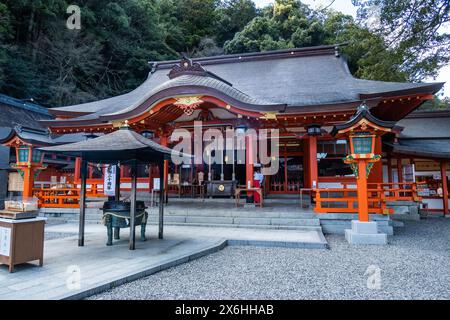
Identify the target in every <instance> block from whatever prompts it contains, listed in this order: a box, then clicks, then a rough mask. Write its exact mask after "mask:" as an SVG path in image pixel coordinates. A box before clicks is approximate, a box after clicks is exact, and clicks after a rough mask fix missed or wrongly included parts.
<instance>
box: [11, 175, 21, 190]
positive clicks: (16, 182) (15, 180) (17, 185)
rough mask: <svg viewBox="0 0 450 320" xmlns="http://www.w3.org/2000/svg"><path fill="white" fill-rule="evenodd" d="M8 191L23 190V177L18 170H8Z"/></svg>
mask: <svg viewBox="0 0 450 320" xmlns="http://www.w3.org/2000/svg"><path fill="white" fill-rule="evenodd" d="M8 191H10V192H13V191H14V192H22V191H23V178H22V177H21V176H20V174H19V173H18V172H10V173H9V176H8Z"/></svg>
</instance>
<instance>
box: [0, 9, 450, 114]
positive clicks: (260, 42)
mask: <svg viewBox="0 0 450 320" xmlns="http://www.w3.org/2000/svg"><path fill="white" fill-rule="evenodd" d="M331 1H332V0H330V2H331ZM353 3H354V4H355V5H356V6H357V7H358V17H357V18H356V19H354V18H353V17H351V16H348V15H344V14H342V13H339V12H335V11H333V10H330V9H329V8H324V9H317V10H313V9H311V8H310V7H308V6H307V5H305V4H303V3H302V2H301V1H298V0H276V1H275V3H274V4H273V5H269V6H267V7H265V8H263V9H257V8H256V7H255V4H254V3H253V1H251V0H115V1H103V0H70V1H66V0H0V92H1V93H4V94H7V95H11V96H14V97H18V98H21V99H33V100H34V101H36V102H37V103H40V104H42V105H45V106H61V105H69V104H74V103H80V102H86V101H92V100H96V99H100V98H105V97H110V96H114V95H118V94H121V93H124V92H127V91H129V90H132V89H134V88H135V87H137V86H138V85H139V84H141V83H142V82H143V81H144V80H145V78H146V77H147V75H148V72H149V66H148V61H157V60H166V59H176V58H179V57H180V53H187V54H188V55H189V56H191V57H199V56H211V55H219V54H228V53H244V52H255V51H267V50H276V49H283V48H294V47H305V46H314V45H322V44H338V43H346V44H347V45H346V46H344V47H343V52H344V54H345V56H346V57H347V59H348V61H349V66H350V69H351V72H352V73H353V74H354V75H355V76H357V77H360V78H365V79H373V80H386V81H421V80H423V79H425V78H427V77H432V76H435V75H436V74H437V73H438V71H439V70H440V68H441V67H442V66H443V65H445V64H447V63H449V61H450V35H449V34H448V33H444V32H442V31H441V30H442V27H443V26H444V25H445V24H449V23H450V18H449V10H450V4H449V1H448V0H353ZM71 4H76V5H78V6H79V7H80V8H81V29H80V30H70V29H68V28H67V27H66V20H67V19H68V17H69V16H70V13H67V8H68V6H69V5H71ZM373 17H376V19H374V18H373ZM436 105H438V106H440V107H442V106H444V107H445V105H446V104H445V103H443V102H442V101H439V100H437V102H436Z"/></svg>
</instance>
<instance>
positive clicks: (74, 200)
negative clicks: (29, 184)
mask: <svg viewBox="0 0 450 320" xmlns="http://www.w3.org/2000/svg"><path fill="white" fill-rule="evenodd" d="M33 195H34V196H35V197H36V198H38V205H39V208H78V207H79V203H80V189H79V188H76V187H74V186H70V185H68V186H67V187H58V186H56V185H53V186H51V187H48V185H47V186H41V187H40V188H34V189H33ZM104 196H105V195H104V194H103V189H102V188H99V187H98V185H96V184H92V185H90V186H89V188H87V189H86V197H88V198H96V197H104Z"/></svg>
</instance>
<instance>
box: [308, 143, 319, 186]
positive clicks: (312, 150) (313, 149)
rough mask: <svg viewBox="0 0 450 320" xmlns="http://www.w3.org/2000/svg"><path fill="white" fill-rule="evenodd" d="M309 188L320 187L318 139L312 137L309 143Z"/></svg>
mask: <svg viewBox="0 0 450 320" xmlns="http://www.w3.org/2000/svg"><path fill="white" fill-rule="evenodd" d="M308 147H309V148H308V170H309V171H308V178H309V181H308V186H309V187H310V188H314V182H315V187H316V188H318V187H319V182H318V180H319V173H318V164H317V137H316V136H310V137H309V143H308Z"/></svg>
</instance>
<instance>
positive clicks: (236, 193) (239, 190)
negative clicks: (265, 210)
mask: <svg viewBox="0 0 450 320" xmlns="http://www.w3.org/2000/svg"><path fill="white" fill-rule="evenodd" d="M242 192H257V193H258V194H259V197H260V199H261V201H260V202H259V206H260V207H261V208H262V207H263V201H264V200H263V192H262V189H261V188H236V189H235V190H234V196H235V199H236V207H239V201H240V200H241V193H242Z"/></svg>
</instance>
